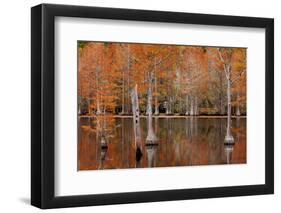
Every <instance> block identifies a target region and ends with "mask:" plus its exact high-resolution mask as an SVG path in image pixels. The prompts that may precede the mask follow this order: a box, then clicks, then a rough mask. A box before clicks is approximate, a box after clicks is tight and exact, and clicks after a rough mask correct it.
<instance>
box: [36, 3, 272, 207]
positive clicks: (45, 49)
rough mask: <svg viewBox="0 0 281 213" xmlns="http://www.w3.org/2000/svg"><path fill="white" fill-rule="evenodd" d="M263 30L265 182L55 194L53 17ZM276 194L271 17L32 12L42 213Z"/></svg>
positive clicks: (67, 9) (59, 8)
mask: <svg viewBox="0 0 281 213" xmlns="http://www.w3.org/2000/svg"><path fill="white" fill-rule="evenodd" d="M58 16H63V17H80V18H100V19H115V20H132V21H146V22H162V23H182V24H200V25H217V26H237V27H250V28H263V29H265V32H266V33H265V34H266V38H265V39H266V41H265V44H266V48H265V61H266V64H265V76H266V78H265V90H266V91H265V94H266V97H265V100H266V106H265V109H266V110H265V114H266V117H265V122H266V124H265V126H266V128H265V132H266V134H265V184H261V185H246V186H225V187H214V188H198V189H177V190H163V191H144V192H129V193H112V194H93V195H78V196H77V195H73V196H60V197H56V196H55V195H54V189H55V181H54V177H55V170H54V166H55V165H54V163H55V161H54V157H55V156H54V151H55V150H54V149H55V146H54V143H55V107H54V106H55V85H54V82H55V81H54V78H55V73H54V72H55V68H54V65H55V64H54V60H55V52H54V51H55V46H54V45H55V44H54V21H55V17H58ZM272 193H274V19H270V18H254V17H241V16H224V15H208V14H193V13H178V12H164V11H148V10H131V9H113V8H102V7H86V6H67V5H53V4H41V5H38V6H35V7H32V8H31V204H32V205H34V206H37V207H39V208H42V209H46V208H60V207H75V206H90V205H105V204H121V203H138V202H154V201H169V200H183V199H197V198H217V197H228V196H246V195H260V194H272Z"/></svg>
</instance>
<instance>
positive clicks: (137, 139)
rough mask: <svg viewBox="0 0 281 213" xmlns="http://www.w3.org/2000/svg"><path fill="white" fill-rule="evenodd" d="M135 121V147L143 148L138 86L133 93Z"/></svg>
mask: <svg viewBox="0 0 281 213" xmlns="http://www.w3.org/2000/svg"><path fill="white" fill-rule="evenodd" d="M131 100H132V110H133V118H134V119H133V121H134V133H135V145H136V147H140V146H141V131H140V111H139V99H138V87H137V85H136V86H135V88H134V89H133V90H132V92H131Z"/></svg>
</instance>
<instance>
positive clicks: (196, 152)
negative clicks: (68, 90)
mask: <svg viewBox="0 0 281 213" xmlns="http://www.w3.org/2000/svg"><path fill="white" fill-rule="evenodd" d="M152 126H153V131H154V133H155V135H156V137H157V141H156V142H155V144H154V145H147V144H146V137H147V132H148V125H147V118H145V117H144V118H141V119H140V132H141V135H140V138H141V140H140V146H138V148H136V147H137V146H136V144H135V134H134V128H133V119H132V118H123V117H122V118H121V117H118V118H114V117H103V118H96V117H91V118H89V117H88V118H85V117H84V118H79V127H78V135H79V136H78V137H79V140H78V170H97V169H122V168H147V167H170V166H195V165H216V164H240V163H246V135H247V134H246V133H247V132H246V118H233V119H232V134H233V137H234V140H235V144H234V145H225V144H224V137H225V133H226V119H225V118H153V121H152Z"/></svg>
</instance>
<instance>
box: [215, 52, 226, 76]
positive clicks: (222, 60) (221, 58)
mask: <svg viewBox="0 0 281 213" xmlns="http://www.w3.org/2000/svg"><path fill="white" fill-rule="evenodd" d="M217 50H218V54H219V57H220V60H221V62H222V63H223V70H224V74H225V77H226V78H227V79H228V78H229V73H228V72H227V70H226V64H225V61H224V59H223V57H222V54H221V51H220V48H217Z"/></svg>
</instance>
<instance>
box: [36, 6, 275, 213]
mask: <svg viewBox="0 0 281 213" xmlns="http://www.w3.org/2000/svg"><path fill="white" fill-rule="evenodd" d="M31 39H32V40H31V41H32V42H31V43H32V44H31V45H32V46H31V50H32V55H31V58H32V63H31V72H32V73H31V77H32V79H31V83H32V85H31V90H32V91H31V96H32V103H31V106H32V117H31V121H32V122H31V123H32V126H31V128H32V134H31V135H32V139H31V148H32V150H31V153H32V154H31V203H32V205H34V206H37V207H39V208H59V207H74V206H89V205H105V204H121V203H136V202H153V201H168V200H181V199H197V198H215V197H226V196H244V195H259V194H272V193H273V191H274V152H273V146H274V20H273V19H270V18H254V17H238V16H222V15H207V14H191V13H177V12H164V11H147V10H130V9H113V8H101V7H85V6H66V5H51V4H42V5H38V6H35V7H33V8H32V9H31Z"/></svg>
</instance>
